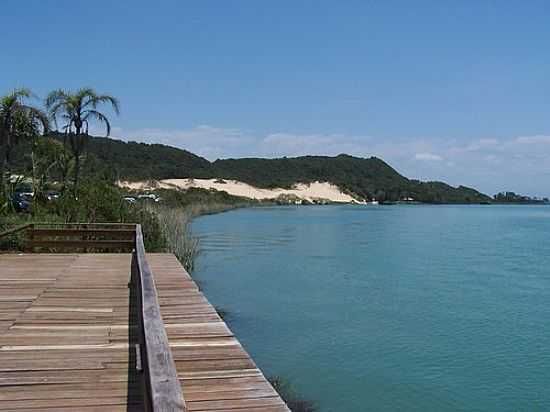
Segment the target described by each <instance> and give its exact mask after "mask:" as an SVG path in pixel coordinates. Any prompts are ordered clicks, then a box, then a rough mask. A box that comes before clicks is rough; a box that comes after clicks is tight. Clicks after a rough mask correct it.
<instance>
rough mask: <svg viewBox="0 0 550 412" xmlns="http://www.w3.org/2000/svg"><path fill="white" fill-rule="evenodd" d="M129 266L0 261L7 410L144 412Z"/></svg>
mask: <svg viewBox="0 0 550 412" xmlns="http://www.w3.org/2000/svg"><path fill="white" fill-rule="evenodd" d="M130 259H131V256H130V255H129V254H82V255H60V254H51V255H48V254H28V255H0V410H1V411H19V412H21V411H39V410H40V411H43V410H46V411H48V410H50V411H53V410H55V411H126V410H139V409H138V405H139V403H140V401H141V395H140V390H139V387H138V386H137V385H138V384H137V380H136V379H135V369H134V368H133V361H132V362H129V359H130V355H129V353H130V352H129V349H128V348H129V345H128V330H129V328H128V319H129V313H128V311H129V304H128V302H129V289H128V286H127V283H128V276H129V273H130ZM132 356H133V354H132ZM129 364H131V365H132V368H129Z"/></svg>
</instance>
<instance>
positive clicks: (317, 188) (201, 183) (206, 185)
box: [119, 179, 362, 203]
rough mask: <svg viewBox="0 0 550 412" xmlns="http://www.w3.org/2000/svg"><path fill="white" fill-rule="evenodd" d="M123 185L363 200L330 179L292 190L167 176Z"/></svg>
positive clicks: (261, 197) (256, 196) (268, 196)
mask: <svg viewBox="0 0 550 412" xmlns="http://www.w3.org/2000/svg"><path fill="white" fill-rule="evenodd" d="M119 185H120V186H123V187H128V188H131V189H137V190H151V189H154V188H164V189H175V188H177V189H189V188H191V187H197V188H203V189H214V190H219V191H225V192H227V193H229V194H231V195H234V196H242V197H246V198H249V199H258V200H264V199H276V198H278V197H280V196H296V197H297V198H299V199H305V200H308V201H310V202H312V201H319V200H325V201H330V202H340V203H362V202H361V200H359V199H356V198H354V197H352V196H350V195H348V194H346V193H344V192H342V190H340V189H339V188H338V187H337V186H336V185H333V184H332V183H328V182H313V183H310V184H305V183H298V184H296V185H295V186H294V187H293V188H292V189H282V188H276V189H261V188H258V187H255V186H251V185H249V184H247V183H243V182H239V181H237V180H221V179H165V180H160V181H155V182H153V183H151V182H119Z"/></svg>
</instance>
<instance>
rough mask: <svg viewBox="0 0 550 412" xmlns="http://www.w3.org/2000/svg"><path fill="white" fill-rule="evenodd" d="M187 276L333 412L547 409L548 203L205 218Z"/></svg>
mask: <svg viewBox="0 0 550 412" xmlns="http://www.w3.org/2000/svg"><path fill="white" fill-rule="evenodd" d="M193 231H194V233H195V235H197V236H198V237H200V240H201V247H202V250H203V252H202V254H201V255H200V257H199V259H198V262H197V268H196V270H195V273H194V277H195V278H196V279H197V280H198V281H199V283H200V285H201V287H202V289H203V290H204V292H205V294H206V295H207V297H208V298H209V299H210V301H211V302H212V304H214V305H216V306H218V307H221V308H223V309H224V310H226V311H228V312H229V317H228V322H229V325H230V327H231V328H232V330H233V331H234V332H235V334H236V335H237V337H238V338H239V340H240V341H241V343H242V344H243V345H244V346H245V348H246V349H247V350H248V352H249V353H250V354H251V355H252V356H253V358H254V359H255V361H256V362H257V363H258V365H259V366H260V367H261V368H262V370H263V371H264V373H265V374H266V375H280V376H284V377H285V378H289V379H290V380H291V381H292V382H293V384H294V386H295V387H296V389H297V391H298V392H300V393H301V394H302V395H303V396H304V397H306V398H309V399H314V400H315V401H317V403H318V405H319V406H320V410H321V411H323V412H327V411H345V412H347V411H349V412H354V411H371V410H372V411H395V410H407V411H426V410H434V411H435V410H437V411H455V410H469V411H473V410H479V411H519V410H521V411H523V410H530V411H531V410H550V390H549V388H550V327H549V323H550V207H547V206H493V205H491V206H428V205H419V206H311V207H273V208H253V209H242V210H237V211H232V212H228V213H223V214H218V215H211V216H204V217H201V218H199V219H197V220H196V221H195V222H194V224H193Z"/></svg>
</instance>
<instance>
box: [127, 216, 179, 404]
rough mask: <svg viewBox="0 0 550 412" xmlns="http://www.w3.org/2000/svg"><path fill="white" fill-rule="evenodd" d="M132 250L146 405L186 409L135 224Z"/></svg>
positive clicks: (133, 281) (139, 231)
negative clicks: (133, 247)
mask: <svg viewBox="0 0 550 412" xmlns="http://www.w3.org/2000/svg"><path fill="white" fill-rule="evenodd" d="M135 246H136V247H135V249H134V251H133V253H132V272H131V273H132V274H131V280H130V283H131V287H134V288H135V289H134V290H136V291H137V293H136V295H137V300H138V302H139V303H138V305H137V307H138V309H139V310H138V321H139V330H140V336H139V349H138V352H139V354H140V357H141V359H144V360H145V362H142V365H143V372H144V376H145V386H146V390H145V394H146V399H145V406H146V409H147V410H151V411H174V412H175V411H186V410H187V409H186V407H185V401H184V400H183V394H182V391H181V385H180V382H179V380H178V375H177V372H176V365H175V363H174V359H173V358H172V351H171V350H170V346H169V344H168V337H167V335H166V329H165V327H164V322H163V320H162V317H161V314H160V305H159V301H158V296H157V288H156V287H155V279H154V276H153V273H152V272H151V269H150V268H149V264H148V263H147V259H146V258H145V247H144V245H143V234H142V231H141V225H136V236H135Z"/></svg>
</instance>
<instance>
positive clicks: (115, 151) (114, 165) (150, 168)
mask: <svg viewBox="0 0 550 412" xmlns="http://www.w3.org/2000/svg"><path fill="white" fill-rule="evenodd" d="M88 153H89V154H91V155H93V156H91V158H95V160H96V161H93V160H92V159H90V160H91V162H90V163H91V164H93V165H94V167H98V165H100V166H104V167H109V168H110V169H111V170H113V172H114V173H115V176H117V178H119V179H122V180H149V179H154V180H159V179H167V178H186V177H194V178H222V179H234V180H239V181H242V182H246V183H249V184H251V185H253V186H257V187H267V188H269V187H287V188H288V187H290V186H292V185H293V184H295V183H298V182H303V183H309V182H313V181H327V182H331V183H333V184H336V185H338V186H339V187H341V188H342V189H343V190H345V191H347V192H352V193H354V194H357V195H359V196H361V197H364V198H369V199H370V198H373V197H374V198H376V199H378V200H399V199H402V198H404V197H411V198H413V199H415V200H418V201H421V202H433V203H480V202H488V201H490V200H491V199H490V198H489V197H488V196H486V195H484V194H482V193H480V192H478V191H476V190H474V189H470V188H467V187H463V186H460V187H457V188H454V187H451V186H449V185H447V184H445V183H442V182H420V181H417V180H410V179H407V178H406V177H404V176H402V175H400V174H399V173H398V172H397V171H395V169H393V168H392V167H391V166H389V165H388V164H387V163H385V162H384V161H383V160H381V159H378V158H376V157H371V158H368V159H365V158H359V157H353V156H348V155H339V156H336V157H327V156H303V157H295V158H286V157H285V158H280V159H258V158H244V159H225V160H216V161H215V162H210V161H208V160H207V159H204V158H202V157H200V156H197V155H195V154H193V153H191V152H188V151H186V150H182V149H177V148H174V147H170V146H165V145H161V144H145V143H136V142H123V141H120V140H115V139H108V138H100V137H94V138H92V139H91V141H90V143H89V145H88Z"/></svg>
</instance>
